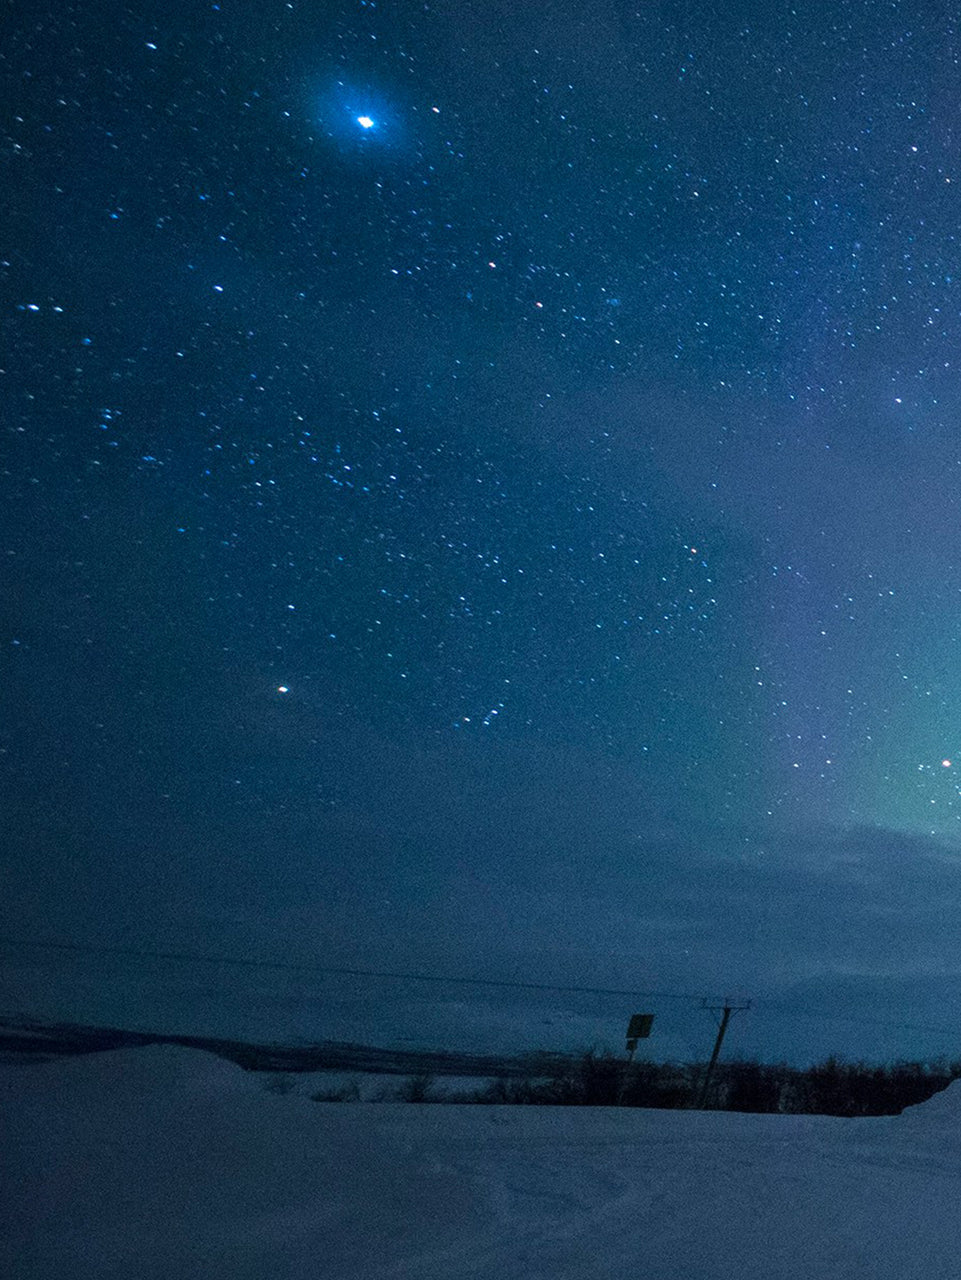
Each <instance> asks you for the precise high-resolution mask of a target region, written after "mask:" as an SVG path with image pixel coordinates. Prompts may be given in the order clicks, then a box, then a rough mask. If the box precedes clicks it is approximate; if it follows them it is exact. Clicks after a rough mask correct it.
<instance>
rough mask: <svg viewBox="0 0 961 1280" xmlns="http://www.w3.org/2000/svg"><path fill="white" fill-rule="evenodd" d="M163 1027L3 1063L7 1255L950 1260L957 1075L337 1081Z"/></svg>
mask: <svg viewBox="0 0 961 1280" xmlns="http://www.w3.org/2000/svg"><path fill="white" fill-rule="evenodd" d="M264 1084H265V1081H264V1079H263V1078H262V1077H258V1076H255V1075H251V1074H247V1073H244V1072H243V1071H241V1070H240V1069H239V1068H238V1067H235V1066H233V1065H232V1064H230V1063H227V1062H224V1061H221V1060H220V1059H217V1058H213V1057H210V1056H209V1055H206V1054H203V1053H200V1052H197V1051H194V1050H187V1049H180V1048H173V1047H169V1046H163V1047H151V1048H145V1049H128V1050H123V1051H120V1052H116V1053H105V1054H99V1055H94V1056H90V1057H85V1058H78V1059H72V1060H67V1061H64V1060H61V1061H58V1062H53V1063H46V1064H41V1065H37V1064H31V1065H18V1066H11V1065H6V1066H3V1067H2V1068H0V1127H2V1134H0V1144H2V1151H3V1153H4V1154H3V1157H2V1159H3V1165H4V1169H3V1185H2V1188H0V1196H2V1201H3V1203H4V1205H5V1217H6V1221H7V1226H6V1228H5V1230H4V1232H3V1237H2V1244H0V1272H2V1274H3V1275H4V1276H8V1277H10V1278H11V1280H94V1278H96V1280H121V1278H123V1280H131V1278H133V1277H136V1278H137V1280H160V1278H161V1277H163V1280H198V1278H199V1277H204V1280H248V1278H249V1280H264V1278H266V1277H269V1278H270V1280H335V1278H336V1280H354V1278H355V1277H356V1278H358V1280H360V1278H363V1280H387V1277H406V1278H415V1277H416V1278H417V1280H462V1278H463V1280H466V1278H467V1277H472V1278H475V1280H482V1278H483V1280H487V1278H490V1280H495V1278H496V1280H541V1278H543V1280H547V1278H548V1277H549V1278H550V1280H588V1278H590V1280H601V1277H603V1278H604V1280H627V1277H630V1278H631V1280H636V1277H637V1276H638V1275H645V1276H650V1277H656V1278H657V1280H721V1278H722V1277H723V1278H724V1280H730V1278H731V1277H735V1276H736V1277H738V1278H739V1280H788V1278H790V1280H795V1278H796V1280H802V1278H803V1280H812V1278H817V1277H830V1278H831V1280H835V1278H837V1277H842V1276H843V1277H846V1278H848V1280H850V1278H852V1277H863V1278H864V1280H915V1278H916V1280H922V1278H923V1280H941V1278H943V1280H948V1278H949V1277H950V1280H957V1276H958V1274H959V1272H961V1261H959V1260H961V1219H959V1215H958V1213H957V1197H958V1190H959V1186H961V1082H959V1083H956V1084H954V1085H952V1086H951V1087H950V1088H949V1089H947V1090H945V1091H944V1093H942V1094H939V1095H937V1096H936V1097H935V1098H933V1099H932V1100H931V1101H930V1102H927V1103H925V1104H924V1105H923V1106H920V1107H914V1108H911V1109H910V1110H909V1111H908V1112H905V1113H904V1114H903V1115H902V1116H899V1117H894V1118H883V1119H879V1120H857V1121H845V1120H838V1119H832V1118H827V1117H809V1116H749V1115H738V1114H732V1113H707V1112H664V1111H642V1110H634V1109H615V1108H592V1107H585V1108H548V1107H493V1106H468V1105H434V1106H430V1105H421V1106H417V1105H404V1104H395V1105H387V1104H383V1105H373V1104H355V1105H345V1104H336V1103H316V1102H311V1101H309V1099H307V1098H305V1097H304V1096H302V1095H299V1094H292V1095H289V1096H283V1095H278V1094H274V1093H270V1092H268V1091H266V1090H265V1088H264Z"/></svg>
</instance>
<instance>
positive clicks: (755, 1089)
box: [418, 1052, 961, 1116]
mask: <svg viewBox="0 0 961 1280" xmlns="http://www.w3.org/2000/svg"><path fill="white" fill-rule="evenodd" d="M704 1070H705V1068H704V1067H703V1066H700V1067H699V1066H684V1065H677V1064H672V1063H653V1062H640V1063H634V1064H633V1065H632V1066H626V1065H625V1063H624V1061H623V1059H619V1058H615V1057H613V1056H609V1055H605V1054H598V1053H594V1052H590V1053H585V1054H583V1055H582V1056H581V1057H580V1058H577V1059H574V1060H572V1061H571V1062H570V1064H569V1065H568V1066H565V1067H564V1068H563V1069H562V1070H558V1071H556V1072H555V1073H554V1074H552V1075H551V1076H548V1077H541V1078H539V1079H526V1080H518V1079H508V1078H502V1079H497V1080H494V1081H492V1082H491V1084H490V1085H488V1086H487V1088H485V1089H482V1090H479V1091H478V1092H477V1093H475V1094H472V1095H470V1097H469V1098H467V1097H464V1096H461V1097H460V1098H459V1099H457V1100H458V1101H474V1102H494V1103H497V1102H500V1103H521V1104H524V1103H526V1104H532V1105H537V1104H541V1105H549V1106H550V1105H553V1106H629V1107H666V1108H689V1107H696V1106H698V1105H700V1102H701V1093H702V1089H703V1085H704ZM959 1077H961V1061H959V1062H951V1063H946V1062H934V1063H922V1062H895V1063H891V1064H888V1065H880V1066H875V1065H868V1064H866V1063H863V1062H843V1061H840V1060H839V1059H837V1058H828V1059H827V1061H825V1062H821V1063H818V1064H817V1065H815V1066H812V1067H790V1066H787V1065H785V1064H779V1065H769V1064H766V1063H761V1062H747V1061H740V1062H727V1063H723V1064H719V1065H718V1066H717V1068H716V1069H715V1072H714V1076H713V1078H712V1080H711V1082H710V1088H709V1090H708V1093H707V1096H706V1099H705V1101H704V1105H705V1106H706V1107H709V1108H711V1109H712V1110H722V1111H752V1112H767V1113H772V1114H774V1113H780V1114H785V1115H787V1114H793V1115H828V1116H884V1115H897V1114H898V1112H900V1111H903V1109H904V1108H905V1107H910V1106H914V1105H915V1104H917V1103H919V1102H926V1101H927V1099H928V1098H930V1097H931V1096H932V1095H933V1094H935V1093H938V1092H939V1091H940V1090H941V1089H944V1088H946V1087H947V1086H948V1085H949V1084H950V1083H951V1082H952V1080H956V1079H958V1078H959ZM420 1093H421V1095H422V1096H421V1098H419V1099H418V1100H423V1095H424V1093H425V1091H424V1090H423V1089H421V1091H420Z"/></svg>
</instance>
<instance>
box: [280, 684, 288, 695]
mask: <svg viewBox="0 0 961 1280" xmlns="http://www.w3.org/2000/svg"><path fill="white" fill-rule="evenodd" d="M277 692H278V693H289V692H290V689H289V686H287V685H285V684H279V685H278V686H277Z"/></svg>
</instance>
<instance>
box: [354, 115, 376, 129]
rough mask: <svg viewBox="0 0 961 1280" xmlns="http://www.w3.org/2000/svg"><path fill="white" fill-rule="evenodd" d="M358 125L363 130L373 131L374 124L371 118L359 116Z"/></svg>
mask: <svg viewBox="0 0 961 1280" xmlns="http://www.w3.org/2000/svg"><path fill="white" fill-rule="evenodd" d="M357 123H358V124H359V125H360V127H361V128H362V129H373V127H374V122H373V120H372V119H371V117H370V116H358V117H357Z"/></svg>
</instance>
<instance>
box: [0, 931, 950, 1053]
mask: <svg viewBox="0 0 961 1280" xmlns="http://www.w3.org/2000/svg"><path fill="white" fill-rule="evenodd" d="M0 946H4V947H20V948H23V949H33V950H40V951H59V952H70V953H73V954H79V955H101V956H116V957H119V958H121V959H126V960H172V961H176V962H179V963H186V964H210V965H227V966H233V967H235V968H238V969H272V970H275V971H277V972H285V973H316V974H327V975H331V976H334V977H345V978H376V979H380V980H389V981H397V982H423V983H430V984H434V985H436V986H446V987H488V988H492V989H495V990H515V991H556V992H560V993H562V994H565V995H587V996H621V997H630V998H631V999H641V998H643V999H647V1000H685V1001H691V1002H700V1001H702V1000H704V999H705V996H704V995H703V993H698V994H695V993H693V992H682V991H638V990H635V989H633V988H632V989H623V988H619V987H573V986H565V985H563V984H561V983H555V982H517V981H512V980H508V979H499V978H465V977H461V976H457V977H452V976H445V975H439V974H429V973H402V972H398V971H396V970H390V969H359V968H349V967H346V966H338V965H321V964H313V963H309V962H307V961H289V960H251V959H249V958H245V957H240V956H209V955H197V954H195V953H193V952H187V951H149V950H143V949H138V948H136V947H105V946H95V945H93V944H92V943H81V942H33V941H28V940H27V939H25V938H0ZM753 1008H754V1009H755V1010H756V1011H757V1012H759V1013H767V1014H773V1015H774V1016H775V1017H777V1016H779V1015H780V1016H788V1017H801V1018H808V1019H810V1020H811V1021H815V1022H849V1023H852V1024H854V1025H859V1026H870V1027H888V1028H891V1029H892V1030H893V1029H897V1030H900V1031H916V1032H924V1033H927V1034H932V1035H943V1036H949V1037H951V1038H955V1037H957V1035H958V1029H957V1027H932V1026H924V1025H921V1024H918V1023H911V1022H896V1021H893V1020H888V1019H884V1018H863V1017H857V1016H856V1015H853V1014H844V1013H835V1014H832V1013H822V1012H814V1011H813V1010H808V1009H804V1008H793V1007H792V1006H790V1005H785V1004H782V1003H781V1002H780V1001H767V1000H764V999H760V1000H755V1001H754V1002H753Z"/></svg>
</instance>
